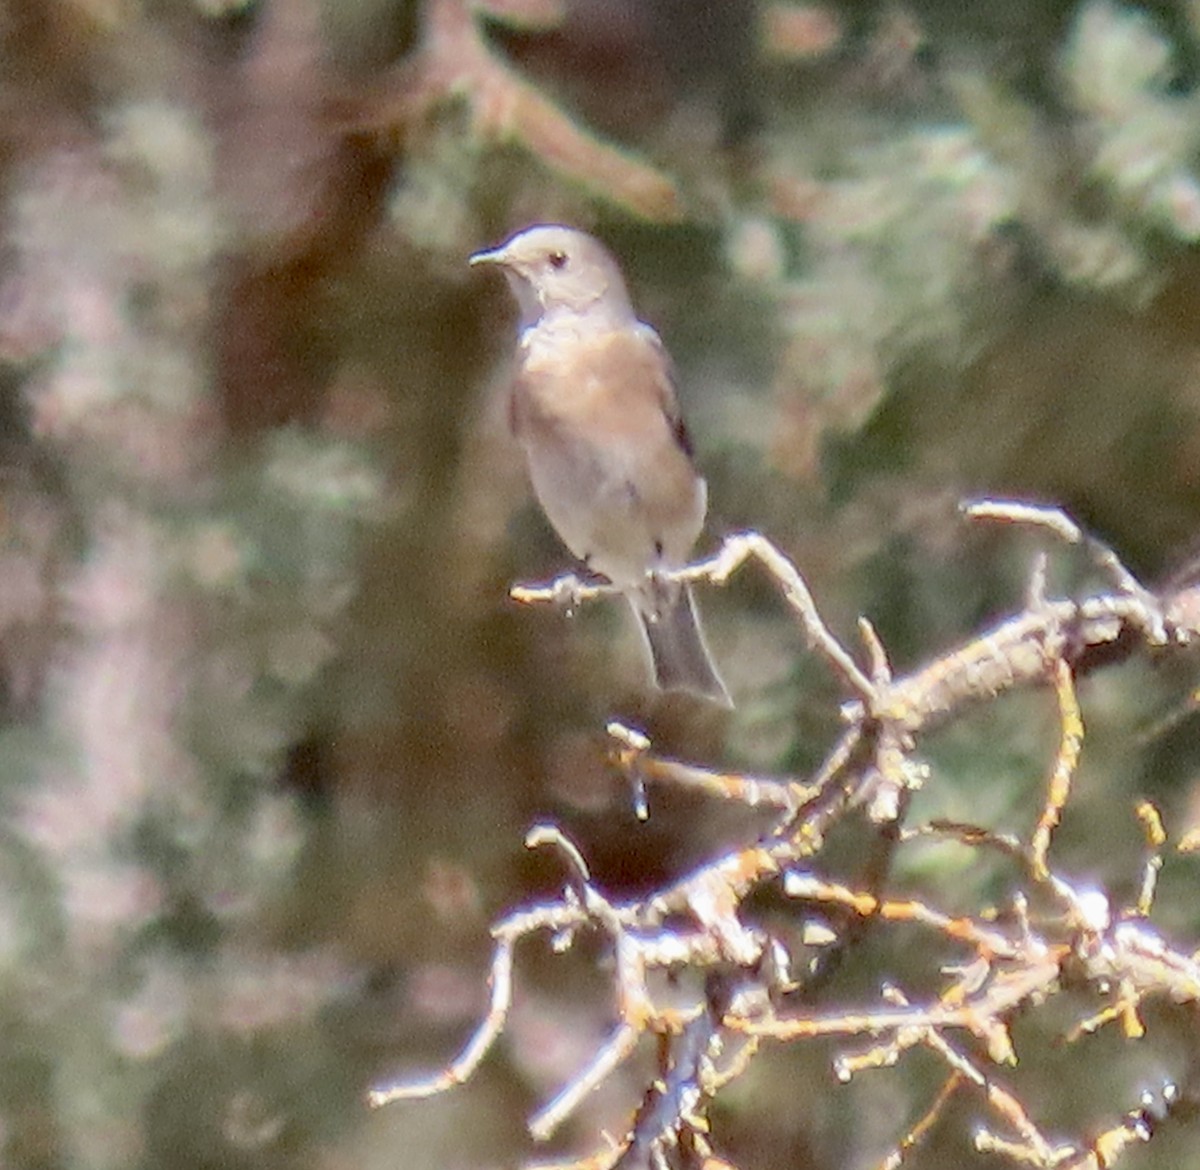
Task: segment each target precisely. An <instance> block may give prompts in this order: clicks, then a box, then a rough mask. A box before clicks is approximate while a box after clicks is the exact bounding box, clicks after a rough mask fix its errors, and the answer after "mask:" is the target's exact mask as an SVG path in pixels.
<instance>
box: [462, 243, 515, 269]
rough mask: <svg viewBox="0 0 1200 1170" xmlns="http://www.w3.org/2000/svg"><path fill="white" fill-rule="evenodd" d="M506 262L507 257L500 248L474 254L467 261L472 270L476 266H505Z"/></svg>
mask: <svg viewBox="0 0 1200 1170" xmlns="http://www.w3.org/2000/svg"><path fill="white" fill-rule="evenodd" d="M507 262H508V256H507V254H506V253H505V250H504V248H502V247H501V248H490V249H488V250H487V251H485V252H476V253H475V255H474V256H472V257H471V258H470V259H469V260H468V261H467V263H468V264H470V265H471V267H472V268H474V267H475V265H476V264H505V263H507Z"/></svg>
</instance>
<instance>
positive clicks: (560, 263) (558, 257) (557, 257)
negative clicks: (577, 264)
mask: <svg viewBox="0 0 1200 1170" xmlns="http://www.w3.org/2000/svg"><path fill="white" fill-rule="evenodd" d="M546 259H547V260H549V261H550V267H551V268H555V269H558V268H566V266H567V254H566V252H551V253H550V254H549V255H548V256H547V257H546Z"/></svg>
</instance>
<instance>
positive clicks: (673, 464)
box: [471, 225, 733, 707]
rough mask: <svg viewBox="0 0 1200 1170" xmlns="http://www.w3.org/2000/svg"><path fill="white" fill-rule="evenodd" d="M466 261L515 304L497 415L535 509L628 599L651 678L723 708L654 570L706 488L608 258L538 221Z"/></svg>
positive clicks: (680, 556)
mask: <svg viewBox="0 0 1200 1170" xmlns="http://www.w3.org/2000/svg"><path fill="white" fill-rule="evenodd" d="M471 263H472V264H496V265H498V266H499V267H500V268H501V269H502V270H503V272H504V275H505V276H506V277H507V278H508V283H509V286H510V287H511V288H512V291H513V293H514V295H515V296H516V298H517V303H518V305H519V306H520V322H519V326H518V327H519V330H520V337H519V340H518V345H517V362H516V372H515V376H514V379H513V388H512V397H511V399H510V406H509V419H510V422H511V424H512V429H513V433H514V434H515V435H516V437H517V439H518V440H519V441H520V443H521V445H522V447H523V448H524V450H525V456H526V459H527V461H528V464H529V473H530V478H531V480H532V481H533V490H534V492H535V494H536V495H537V498H538V501H539V502H540V503H541V505H542V509H543V511H544V512H545V513H546V516H547V518H548V519H549V521H550V523H551V524H552V525H553V526H554V529H555V531H557V533H558V535H559V536H560V537H561V538H562V540H563V543H564V544H566V546H567V547H568V548H569V549H570V550H571V551H572V552H573V553H574V554H575V555H576V556H577V557H579V559H580V560H582V561H583V562H584V563H585V564H586V565H587V566H588V567H589V568H591V569H593V570H595V571H596V572H598V573H602V574H603V575H604V576H605V577H607V578H608V579H609V580H610V581H611V582H612V583H613V585H615V586H616V587H617V588H618V589H619V590H620V591H621V592H622V593H624V594H625V596H626V597H627V598H628V599H629V602H630V604H631V605H632V606H633V611H634V613H635V614H636V615H637V617H638V620H639V622H640V625H641V628H642V630H643V632H644V634H645V639H646V644H647V646H648V647H649V650H650V657H651V661H652V663H653V667H654V680H655V682H656V684H657V685H658V687H659V688H660V689H661V690H664V691H689V692H691V693H692V694H694V695H699V696H700V697H702V698H705V699H708V700H711V701H712V702H714V703H719V704H720V705H722V706H725V707H731V706H732V705H733V704H732V702H731V700H730V698H729V692H728V691H727V690H726V689H725V684H724V683H723V682H722V681H721V678H720V676H719V675H718V674H717V671H716V668H715V667H714V666H713V663H712V659H711V658H710V656H709V653H708V648H707V647H706V646H705V644H704V636H703V634H702V633H701V631H700V624H699V621H698V619H697V616H696V606H695V602H694V601H693V599H692V592H691V589H690V587H689V586H687V585H686V584H682V583H680V582H678V581H670V580H667V579H666V578H664V577H663V576H662V575H661V574H662V572H663V571H664V570H667V571H669V570H672V569H678V568H681V567H682V566H683V565H685V564H687V561H688V557H689V555H690V554H691V551H692V545H693V544H694V543H695V541H696V537H697V536H698V535H699V534H700V528H701V526H702V524H703V523H704V512H705V508H706V502H707V488H706V486H705V483H704V480H703V479H701V478H700V476H699V475H698V474H697V473H696V469H695V467H694V465H693V463H692V446H691V442H690V441H689V439H688V434H687V431H686V429H685V428H684V425H683V420H682V419H681V418H680V415H679V406H678V403H677V402H676V399H675V389H674V386H673V385H672V383H671V361H670V358H669V357H668V356H667V352H666V350H665V349H664V348H663V345H662V342H661V341H660V340H659V337H658V334H657V333H655V332H654V330H653V329H651V328H650V326H649V325H647V324H645V323H644V322H642V321H639V320H638V318H637V314H636V313H635V312H634V309H633V306H632V305H631V304H630V301H629V293H628V292H627V291H626V289H625V281H624V279H623V278H622V276H621V270H620V268H618V267H617V262H616V261H615V260H614V259H613V258H612V256H610V255H609V253H608V252H607V251H606V250H605V248H604V246H603V245H602V244H601V243H600V242H599V241H598V240H595V239H593V238H592V237H591V236H589V235H586V234H585V233H584V232H581V231H577V230H576V229H574V228H569V227H558V226H552V225H540V226H537V227H531V228H527V229H526V230H525V231H522V232H519V233H518V234H517V235H515V236H513V237H512V239H510V240H509V241H508V242H507V243H505V244H502V245H501V246H500V247H498V248H494V249H492V250H490V251H486V252H478V253H476V254H475V255H474V256H472V257H471Z"/></svg>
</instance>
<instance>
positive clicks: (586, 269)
mask: <svg viewBox="0 0 1200 1170" xmlns="http://www.w3.org/2000/svg"><path fill="white" fill-rule="evenodd" d="M471 263H472V264H473V265H474V264H496V265H499V266H500V268H501V269H503V271H504V274H505V276H506V277H507V278H508V282H509V285H510V287H511V288H512V290H513V293H514V294H515V295H516V298H517V301H518V302H519V303H520V306H521V324H522V326H525V325H530V324H532V323H533V322H535V321H537V320H540V319H543V318H545V317H548V316H558V315H580V316H594V317H595V318H597V320H600V319H603V320H606V321H609V322H615V323H623V322H625V321H628V320H631V319H632V318H633V315H634V314H633V308H632V306H631V305H630V303H629V294H628V293H627V292H626V290H625V280H624V278H623V277H622V276H621V270H620V268H618V267H617V262H616V261H615V260H614V259H613V258H612V256H611V255H609V253H608V250H607V249H606V248H605V247H604V245H603V244H601V243H600V241H599V240H597V239H594V238H593V237H592V236H589V235H588V234H587V233H586V232H581V231H579V230H577V229H576V228H569V227H562V226H559V225H557V224H540V225H538V226H536V227H531V228H526V229H525V230H524V231H522V232H518V233H517V234H516V235H515V236H513V237H512V238H511V239H510V240H508V241H507V242H506V243H504V244H501V245H500V246H499V247H498V248H492V249H490V250H489V251H485V252H476V253H475V255H474V256H472V257H471Z"/></svg>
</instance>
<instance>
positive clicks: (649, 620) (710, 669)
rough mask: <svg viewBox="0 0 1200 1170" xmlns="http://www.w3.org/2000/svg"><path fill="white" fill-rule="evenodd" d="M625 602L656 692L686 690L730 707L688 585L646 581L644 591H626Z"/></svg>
mask: <svg viewBox="0 0 1200 1170" xmlns="http://www.w3.org/2000/svg"><path fill="white" fill-rule="evenodd" d="M629 600H630V602H631V604H632V605H633V611H634V613H636V614H637V617H638V622H639V624H640V625H641V628H642V633H643V634H644V635H645V638H646V645H647V647H648V649H649V650H650V661H651V664H652V665H653V667H654V682H655V684H656V685H657V686H658V689H659V690H661V691H687V692H688V693H690V694H693V695H698V696H699V697H700V698H702V699H708V700H709V702H712V703H716V704H718V705H719V706H721V707H732V706H733V700H732V699H731V698H730V697H729V692H728V691H727V690H726V689H725V684H724V683H723V682H722V681H721V676H720V675H719V674H718V673H717V668H716V667H715V666H714V665H713V661H712V657H711V656H710V655H709V653H708V646H707V645H705V642H704V634H703V633H702V631H701V629H700V619H699V618H698V617H697V615H696V603H695V601H693V600H692V590H691V587H690V586H689V585H687V584H680V583H679V582H678V581H664V580H662V579H661V578H657V577H652V578H650V579H649V580H648V582H647V584H646V587H645V588H644V589H642V590H640V591H639V592H638V593H636V594H635V593H631V594H630V595H629Z"/></svg>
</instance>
